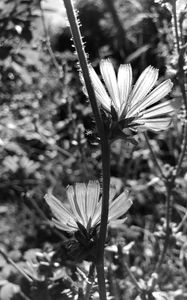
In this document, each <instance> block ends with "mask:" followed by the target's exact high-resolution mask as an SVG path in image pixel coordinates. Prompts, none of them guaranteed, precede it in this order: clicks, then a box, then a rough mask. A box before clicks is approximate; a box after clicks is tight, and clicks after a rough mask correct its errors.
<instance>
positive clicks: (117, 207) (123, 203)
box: [108, 190, 132, 222]
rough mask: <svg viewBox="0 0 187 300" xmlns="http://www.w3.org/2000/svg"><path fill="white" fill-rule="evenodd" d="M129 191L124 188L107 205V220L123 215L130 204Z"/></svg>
mask: <svg viewBox="0 0 187 300" xmlns="http://www.w3.org/2000/svg"><path fill="white" fill-rule="evenodd" d="M128 196H129V192H128V191H127V190H125V191H124V192H123V193H122V194H120V195H119V196H118V197H117V198H116V199H115V200H114V201H113V202H112V203H111V204H110V206H109V218H108V220H109V222H110V221H114V220H116V219H118V218H119V217H121V216H122V215H124V214H125V213H126V212H127V210H128V209H129V208H130V207H131V205H132V200H131V199H130V198H129V197H128Z"/></svg>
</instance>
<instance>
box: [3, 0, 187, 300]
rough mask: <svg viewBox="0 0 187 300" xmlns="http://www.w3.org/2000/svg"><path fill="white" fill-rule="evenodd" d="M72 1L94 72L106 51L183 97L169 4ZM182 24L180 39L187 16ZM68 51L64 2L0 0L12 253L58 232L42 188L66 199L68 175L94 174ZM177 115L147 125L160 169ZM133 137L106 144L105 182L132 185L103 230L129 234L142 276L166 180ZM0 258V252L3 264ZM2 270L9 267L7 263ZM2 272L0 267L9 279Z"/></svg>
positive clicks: (185, 191) (166, 165) (172, 154)
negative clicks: (124, 210)
mask: <svg viewBox="0 0 187 300" xmlns="http://www.w3.org/2000/svg"><path fill="white" fill-rule="evenodd" d="M75 5H76V8H77V10H78V16H79V19H80V23H81V24H82V26H81V32H82V36H83V40H84V42H85V50H86V53H87V54H88V57H89V61H90V62H91V63H92V65H93V66H94V67H95V68H96V71H99V61H100V59H102V58H106V57H110V58H111V60H112V62H113V63H114V65H115V66H116V68H117V67H118V66H119V64H121V63H127V62H128V63H131V64H132V67H133V76H134V82H135V80H136V79H137V77H138V75H139V74H140V73H141V72H142V71H143V70H144V68H145V67H147V66H148V65H152V66H154V67H156V68H158V69H159V70H160V73H159V80H160V82H161V81H163V80H164V79H167V78H171V79H172V81H173V82H174V89H173V91H172V94H171V95H170V96H169V98H173V97H178V98H181V96H180V91H179V87H178V79H177V76H176V74H177V71H176V68H177V62H176V57H175V55H174V53H173V49H174V38H173V29H172V22H171V13H170V11H169V10H168V9H167V7H165V6H162V5H161V4H160V3H159V2H156V1H153V0H149V1H147V0H141V1H139V0H133V1H132V0H131V1H129V0H126V1H123V0H116V1H112V0H110V1H109V0H97V1H95V0H87V1H84V0H77V1H75ZM183 25H184V38H185V39H186V38H187V22H186V21H185V23H184V24H183ZM74 51H75V49H74V47H73V42H72V39H71V34H70V28H69V26H68V22H67V19H66V14H65V9H64V6H63V1H60V0H55V1H54V0H48V1H41V2H40V1H37V0H32V1H30V0H16V1H15V0H1V3H0V132H1V134H0V163H1V168H0V178H1V181H0V247H2V249H3V250H4V251H5V252H7V253H9V255H10V257H12V259H14V261H17V262H19V261H21V260H22V257H23V253H25V251H27V250H28V249H31V248H45V247H47V246H48V245H52V244H54V243H56V242H58V241H59V236H58V234H57V233H56V232H54V229H53V228H51V226H50V223H49V222H48V218H50V213H49V210H48V208H47V205H46V204H45V203H44V195H45V193H47V192H48V191H49V190H50V191H53V193H54V194H55V195H56V196H58V197H59V198H60V199H65V187H66V186H67V185H68V184H73V183H75V182H83V181H88V180H90V179H100V178H101V157H100V147H99V144H98V138H97V133H96V130H95V122H94V119H93V115H92V112H91V108H90V104H89V102H88V99H87V98H86V97H85V95H84V93H83V92H82V85H81V82H80V79H79V74H78V66H77V57H76V55H75V53H74ZM180 118H181V117H180V116H179V117H178V119H180ZM178 119H177V118H176V119H174V122H173V123H174V124H173V125H172V127H171V129H170V130H169V131H167V132H162V133H160V134H154V133H151V132H148V136H149V138H150V143H151V145H152V147H153V149H154V151H155V153H156V154H157V157H158V160H159V163H160V165H161V167H162V169H163V171H164V172H166V173H167V172H169V170H170V168H171V167H172V166H174V165H175V163H176V160H177V158H178V155H179V151H180V146H181V139H180V135H181V123H180V120H178ZM136 140H137V142H138V143H137V146H134V145H132V144H130V143H125V142H124V141H116V142H115V143H113V145H112V156H111V176H112V179H111V182H112V184H114V185H116V186H117V189H118V191H120V190H121V189H122V188H124V187H129V188H131V189H132V193H133V197H134V205H133V207H132V208H131V210H130V212H129V216H128V220H127V223H126V225H124V226H123V230H122V229H115V228H113V231H112V232H111V233H110V234H111V237H112V239H113V241H116V239H118V238H120V237H122V238H124V239H125V241H126V243H129V242H131V241H136V246H135V247H134V248H133V250H132V252H131V263H132V265H135V266H136V271H137V274H138V272H140V273H139V275H138V276H140V277H141V276H144V273H145V274H148V273H149V272H150V271H151V269H150V268H151V267H150V260H151V259H152V258H153V257H154V255H155V251H156V250H155V249H153V245H152V242H151V241H150V240H149V236H145V233H144V229H146V230H148V231H155V230H156V231H157V230H158V231H159V228H160V227H159V226H161V225H162V224H163V222H164V221H163V219H162V217H163V216H164V205H165V202H164V201H165V196H164V193H165V187H164V185H163V183H162V182H161V181H160V180H159V177H158V173H157V170H156V169H155V167H154V164H153V162H152V159H151V155H150V151H149V149H148V148H147V145H146V143H145V140H144V137H143V135H141V134H140V135H138V136H137V137H136ZM182 167H183V169H182V172H181V175H180V177H179V178H178V179H177V188H176V190H175V196H176V197H175V202H174V209H173V210H174V211H173V218H174V219H173V222H178V221H180V220H181V218H182V217H183V215H184V214H185V211H186V196H187V171H186V170H187V169H186V168H187V161H186V160H185V161H184V163H183V166H182ZM142 228H143V230H142ZM184 232H186V227H185V228H184ZM145 239H146V241H145ZM185 242H187V241H185ZM46 245H47V246H46ZM140 249H141V254H140ZM175 255H176V256H178V255H179V252H177V250H176V252H175V253H173V260H175ZM4 264H5V261H4V260H3V258H2V259H1V257H0V268H1V271H2V270H4V269H3V268H4ZM168 268H169V266H168ZM172 268H173V269H172V272H171V273H170V274H168V269H166V272H165V275H164V276H165V277H163V278H164V279H163V278H162V281H163V285H164V284H167V283H168V281H169V278H168V276H170V277H172V276H173V277H172V278H173V282H174V278H175V283H176V285H177V286H179V285H180V284H182V280H183V279H182V277H180V276H179V277H177V275H176V274H178V273H177V272H178V268H179V265H175V264H174V267H172ZM3 272H5V271H3ZM6 272H8V274H9V275H10V274H12V273H11V272H13V271H10V270H9V271H7V270H6ZM3 274H4V273H3ZM6 274H7V273H6ZM9 275H7V277H6V276H5V275H3V276H4V277H5V278H6V279H7V278H9V277H8V276H9ZM119 276H120V274H119ZM145 276H148V275H145ZM4 277H2V278H4ZM176 278H178V279H177V280H176ZM123 288H124V287H121V289H122V290H123ZM124 290H125V288H124ZM124 293H125V292H124ZM124 295H125V294H124ZM4 299H5V298H4ZM4 299H3V298H2V300H4ZM7 299H8V298H7ZM64 299H65V298H64ZM132 299H133V298H132ZM180 299H183V298H180Z"/></svg>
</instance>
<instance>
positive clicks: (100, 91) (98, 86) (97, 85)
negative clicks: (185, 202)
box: [89, 66, 112, 112]
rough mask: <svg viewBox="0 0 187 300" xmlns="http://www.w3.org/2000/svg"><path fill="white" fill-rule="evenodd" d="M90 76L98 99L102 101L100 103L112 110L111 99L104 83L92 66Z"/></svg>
mask: <svg viewBox="0 0 187 300" xmlns="http://www.w3.org/2000/svg"><path fill="white" fill-rule="evenodd" d="M89 72H90V78H91V81H92V84H93V87H94V91H95V96H96V99H97V100H98V101H99V102H100V104H101V105H102V106H103V107H104V108H105V109H106V110H108V111H109V112H110V111H111V102H112V101H111V99H110V97H109V96H108V94H107V92H106V89H105V87H104V85H103V84H102V82H101V80H100V79H99V76H98V75H97V73H96V72H95V70H94V69H93V68H92V66H89Z"/></svg>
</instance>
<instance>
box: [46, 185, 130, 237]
mask: <svg viewBox="0 0 187 300" xmlns="http://www.w3.org/2000/svg"><path fill="white" fill-rule="evenodd" d="M114 198H115V190H114V189H111V190H110V199H109V217H108V222H109V223H110V222H113V221H115V224H116V223H123V222H124V221H125V218H124V217H123V218H121V219H119V218H120V217H122V216H123V215H124V214H125V213H126V212H127V210H128V209H129V208H130V207H131V205H132V201H131V199H130V198H129V195H128V191H126V190H125V191H124V192H123V193H122V194H120V195H119V196H118V197H117V198H115V199H114ZM67 199H68V202H69V207H66V206H65V205H64V204H63V203H62V202H61V201H60V200H58V199H57V198H56V197H54V196H53V195H52V194H47V195H45V200H46V201H47V203H48V205H49V207H50V208H51V210H52V213H53V215H54V218H53V222H54V224H55V226H56V227H58V228H59V229H61V230H63V231H67V232H72V233H73V232H77V231H79V230H80V229H83V230H84V231H85V230H86V232H87V233H88V234H89V232H90V231H93V229H94V228H96V227H97V226H98V225H99V224H100V221H101V202H102V201H101V191H100V184H99V182H98V181H89V182H88V184H87V185H86V184H85V183H76V184H75V186H69V187H68V188H67ZM113 199H114V200H113Z"/></svg>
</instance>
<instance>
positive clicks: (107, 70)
mask: <svg viewBox="0 0 187 300" xmlns="http://www.w3.org/2000/svg"><path fill="white" fill-rule="evenodd" d="M100 70H101V75H102V77H103V80H104V83H105V85H106V87H107V90H108V92H109V94H110V97H111V98H112V101H113V104H114V107H115V108H116V109H117V111H119V110H120V98H119V90H118V85H117V79H116V74H115V71H114V67H113V64H112V63H111V61H110V60H109V59H103V60H101V63H100Z"/></svg>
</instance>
